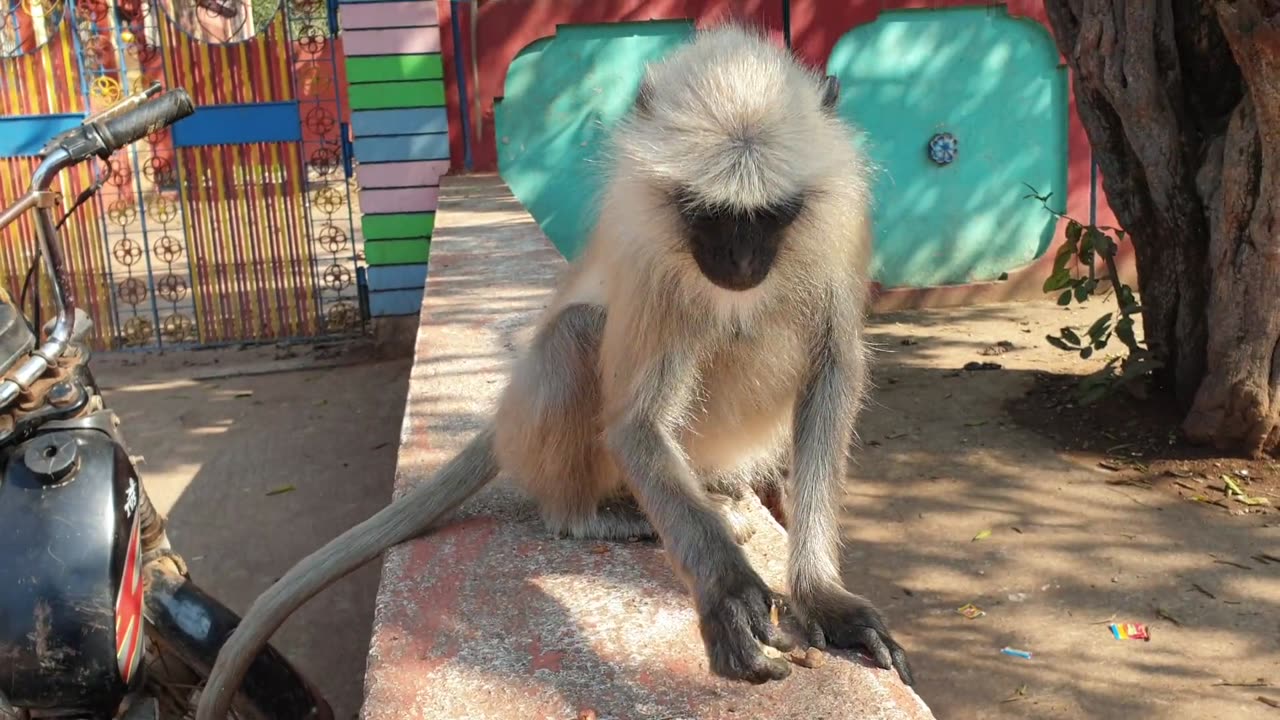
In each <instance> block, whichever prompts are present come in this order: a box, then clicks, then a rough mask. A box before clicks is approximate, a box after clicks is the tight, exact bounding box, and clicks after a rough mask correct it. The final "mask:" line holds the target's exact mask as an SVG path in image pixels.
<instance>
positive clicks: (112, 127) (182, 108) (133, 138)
mask: <svg viewBox="0 0 1280 720" xmlns="http://www.w3.org/2000/svg"><path fill="white" fill-rule="evenodd" d="M195 111H196V108H195V104H194V103H192V102H191V96H190V95H188V94H187V91H186V90H184V89H182V88H176V89H174V90H170V91H169V92H167V93H165V94H163V95H161V96H160V97H158V98H157V99H155V100H151V101H149V102H146V103H143V104H142V105H140V106H138V107H136V108H134V109H132V110H128V111H126V112H124V113H121V114H120V115H119V116H117V117H113V118H109V119H107V120H103V121H101V122H99V123H97V125H98V133H99V135H101V136H102V144H103V151H104V152H105V153H106V154H111V153H113V152H115V151H116V150H119V149H120V148H122V147H125V146H126V145H129V144H130V143H134V142H137V141H138V140H141V139H142V138H144V137H146V136H148V135H150V134H151V133H153V132H156V131H157V130H161V129H163V128H165V127H168V126H169V125H172V124H173V123H175V122H177V121H179V120H181V119H182V118H184V117H187V116H188V115H190V114H192V113H194V112H195Z"/></svg>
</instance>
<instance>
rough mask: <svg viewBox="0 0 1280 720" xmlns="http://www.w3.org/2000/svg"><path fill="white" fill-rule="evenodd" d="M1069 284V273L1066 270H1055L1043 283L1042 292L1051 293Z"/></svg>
mask: <svg viewBox="0 0 1280 720" xmlns="http://www.w3.org/2000/svg"><path fill="white" fill-rule="evenodd" d="M1070 284H1071V273H1069V272H1067V270H1066V268H1063V269H1061V270H1055V271H1054V272H1053V274H1052V275H1050V276H1049V278H1048V279H1047V280H1045V281H1044V292H1047V293H1049V292H1053V291H1055V290H1061V289H1062V288H1064V287H1066V286H1068V285H1070Z"/></svg>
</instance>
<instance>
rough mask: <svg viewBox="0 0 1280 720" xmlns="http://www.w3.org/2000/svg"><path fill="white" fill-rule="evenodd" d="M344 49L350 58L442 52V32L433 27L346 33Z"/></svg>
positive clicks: (343, 38)
mask: <svg viewBox="0 0 1280 720" xmlns="http://www.w3.org/2000/svg"><path fill="white" fill-rule="evenodd" d="M342 49H343V50H344V51H345V52H346V53H347V56H348V57H350V56H352V55H414V54H417V53H436V52H440V31H439V30H438V29H436V28H433V27H432V28H402V29H399V30H352V31H351V32H345V31H344V32H343V33H342Z"/></svg>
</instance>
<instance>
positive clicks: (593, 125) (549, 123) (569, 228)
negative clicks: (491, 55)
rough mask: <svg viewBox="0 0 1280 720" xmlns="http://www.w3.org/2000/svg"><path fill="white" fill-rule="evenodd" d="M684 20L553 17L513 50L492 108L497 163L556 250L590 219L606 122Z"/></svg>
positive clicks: (682, 30)
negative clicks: (539, 35) (569, 20)
mask: <svg viewBox="0 0 1280 720" xmlns="http://www.w3.org/2000/svg"><path fill="white" fill-rule="evenodd" d="M692 31H693V25H692V23H690V22H683V21H662V22H643V23H610V24H604V25H561V26H559V27H558V28H557V30H556V34H555V36H554V37H551V38H544V39H542V40H538V41H536V42H534V43H532V44H530V45H529V46H527V47H525V48H524V49H523V50H521V51H520V54H518V55H517V56H516V58H515V59H514V60H512V62H511V67H510V68H509V69H508V70H507V79H506V84H505V87H504V94H505V97H503V98H502V100H500V101H499V102H498V103H497V104H496V106H495V109H494V116H495V117H494V123H495V131H496V132H495V134H496V137H497V143H498V169H499V171H500V172H501V174H502V178H503V180H505V181H506V183H507V185H508V186H509V187H510V188H511V191H512V192H513V193H515V195H516V197H517V198H519V199H520V202H521V203H523V204H524V206H525V207H526V208H528V209H529V212H530V213H531V214H532V215H533V217H534V218H536V219H537V221H538V224H539V225H540V226H541V227H542V230H543V232H545V233H546V234H547V237H548V238H550V239H551V241H552V242H553V243H555V245H556V247H557V248H559V249H560V252H562V253H564V254H565V256H567V257H570V258H572V257H574V256H576V254H577V253H578V251H579V250H580V249H581V248H582V246H583V245H584V244H585V243H586V239H587V235H588V234H589V233H590V230H591V225H592V223H593V222H594V221H595V217H596V216H595V211H594V208H593V202H594V201H595V199H596V198H597V190H598V189H599V185H600V183H599V175H598V169H599V165H598V162H597V161H598V160H599V152H600V150H601V141H602V140H603V138H604V134H605V133H606V131H607V129H608V127H609V125H611V124H612V123H614V122H616V121H617V120H618V119H619V118H621V117H622V116H623V115H624V114H625V113H626V111H627V110H628V109H629V108H630V107H631V103H632V102H633V101H634V99H635V95H636V91H637V90H638V89H639V87H640V79H641V77H642V76H643V74H644V65H645V63H647V62H649V61H650V60H651V59H654V58H658V57H661V56H662V55H664V54H666V53H667V52H669V51H671V50H673V49H674V48H676V47H677V46H679V45H681V44H683V43H684V42H686V41H687V40H688V38H689V36H690V34H691V33H692Z"/></svg>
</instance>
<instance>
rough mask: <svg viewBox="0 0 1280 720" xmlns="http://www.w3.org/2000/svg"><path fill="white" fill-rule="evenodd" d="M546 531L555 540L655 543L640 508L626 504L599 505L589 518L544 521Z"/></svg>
mask: <svg viewBox="0 0 1280 720" xmlns="http://www.w3.org/2000/svg"><path fill="white" fill-rule="evenodd" d="M547 528H548V529H549V530H551V532H553V533H555V534H556V535H557V536H559V537H571V538H575V539H578V540H614V541H625V540H657V539H658V531H657V530H654V529H653V524H652V523H650V522H649V518H647V517H645V515H644V513H643V512H641V510H640V508H639V507H637V506H636V505H635V504H634V503H631V502H626V501H611V502H607V503H602V504H601V505H600V506H599V507H598V508H596V510H595V512H593V513H592V514H590V515H581V516H577V517H570V518H566V519H564V520H559V521H556V520H550V519H548V520H547Z"/></svg>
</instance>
